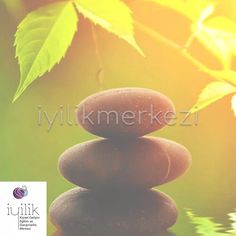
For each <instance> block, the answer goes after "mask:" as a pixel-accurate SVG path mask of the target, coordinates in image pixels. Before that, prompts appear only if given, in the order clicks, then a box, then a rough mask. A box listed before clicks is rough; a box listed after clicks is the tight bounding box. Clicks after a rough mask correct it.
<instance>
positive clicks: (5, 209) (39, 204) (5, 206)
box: [0, 182, 47, 236]
mask: <svg viewBox="0 0 236 236" xmlns="http://www.w3.org/2000/svg"><path fill="white" fill-rule="evenodd" d="M22 186H27V190H28V195H27V196H26V197H23V198H22V199H16V198H15V197H14V196H13V191H14V189H15V188H17V187H22ZM26 206H27V207H26ZM18 207H23V208H22V209H20V211H19V216H18V215H15V214H17V213H18ZM28 207H29V208H28ZM25 210H26V212H25ZM34 210H35V211H34ZM9 213H10V214H9ZM11 213H13V214H14V215H12V214H11ZM25 213H26V214H25ZM38 214H39V215H38ZM21 216H23V218H21ZM22 219H24V220H23V221H21V220H22ZM25 224H28V225H29V226H27V227H25ZM0 235H1V236H46V235H47V183H46V182H0Z"/></svg>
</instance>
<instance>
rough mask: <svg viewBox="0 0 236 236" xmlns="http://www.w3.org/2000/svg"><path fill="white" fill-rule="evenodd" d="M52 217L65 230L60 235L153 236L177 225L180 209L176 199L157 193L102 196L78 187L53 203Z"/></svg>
mask: <svg viewBox="0 0 236 236" xmlns="http://www.w3.org/2000/svg"><path fill="white" fill-rule="evenodd" d="M50 215H51V220H52V222H53V223H54V224H55V225H56V226H57V227H58V228H59V229H61V230H62V232H61V233H58V235H68V236H77V235H78V236H79V235H81V236H116V235H117V236H125V235H127V236H130V235H131V236H132V235H135V236H137V235H145V236H146V235H151V236H152V235H157V233H159V232H160V231H162V230H163V229H167V228H168V227H169V226H171V225H173V224H174V223H175V221H176V217H177V210H176V206H175V203H174V202H173V201H172V199H170V198H169V197H168V196H167V195H165V194H163V193H161V192H157V191H154V190H145V191H134V192H127V193H124V192H122V193H119V192H117V193H116V192H114V191H110V192H106V193H103V192H100V193H99V192H97V191H95V192H94V191H91V190H84V189H80V188H76V189H73V190H70V191H68V192H67V193H64V194H62V195H61V196H60V197H59V198H58V199H57V200H56V201H55V202H54V203H53V204H52V206H51V209H50ZM162 235H163V233H162ZM162 235H161V236H162ZM164 235H168V234H164Z"/></svg>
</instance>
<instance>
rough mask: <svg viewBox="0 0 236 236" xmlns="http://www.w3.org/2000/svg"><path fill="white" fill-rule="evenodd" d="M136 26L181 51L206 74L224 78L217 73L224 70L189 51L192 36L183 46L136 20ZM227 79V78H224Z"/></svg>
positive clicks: (217, 78)
mask: <svg viewBox="0 0 236 236" xmlns="http://www.w3.org/2000/svg"><path fill="white" fill-rule="evenodd" d="M135 26H136V27H137V28H138V29H139V30H140V31H142V32H144V33H146V34H148V35H149V36H151V37H153V38H154V39H156V40H158V41H160V42H162V43H164V44H166V45H168V46H170V47H171V48H173V49H175V50H177V51H179V52H180V53H181V54H182V55H183V56H184V57H185V58H186V59H187V60H188V61H190V62H191V63H192V64H193V65H194V66H196V67H198V68H199V69H200V70H201V71H203V72H205V73H206V74H208V75H210V76H211V77H213V78H215V79H216V80H224V79H221V78H219V76H217V73H218V74H220V73H223V72H224V70H212V69H209V68H208V67H207V66H206V65H204V64H203V63H202V62H201V61H199V60H198V59H196V58H195V57H193V56H192V55H191V54H190V53H189V52H188V47H189V46H190V45H189V44H190V43H191V41H192V37H190V39H189V40H188V41H187V46H188V47H186V45H185V46H181V45H179V44H177V43H175V42H173V41H172V40H170V39H168V38H166V37H165V36H163V35H162V34H160V33H158V32H157V31H155V30H153V29H151V28H149V27H148V26H146V25H144V24H142V23H140V22H138V21H135ZM224 81H225V80H224ZM225 82H227V83H229V84H231V85H233V86H235V84H234V83H232V82H230V81H228V80H226V81H225Z"/></svg>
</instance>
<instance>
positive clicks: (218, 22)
mask: <svg viewBox="0 0 236 236" xmlns="http://www.w3.org/2000/svg"><path fill="white" fill-rule="evenodd" d="M192 31H193V32H195V36H196V37H197V39H198V40H199V41H200V42H201V43H202V44H203V45H204V46H205V47H206V48H207V49H208V50H210V51H211V52H212V53H213V54H214V55H215V56H217V58H218V59H219V60H220V61H221V63H222V65H223V67H224V68H225V69H229V68H230V67H231V63H232V57H233V56H235V55H236V23H235V22H233V21H232V20H230V19H228V18H226V17H213V18H210V19H209V20H207V21H206V22H205V23H203V22H202V23H200V24H199V23H198V24H194V25H193V27H192Z"/></svg>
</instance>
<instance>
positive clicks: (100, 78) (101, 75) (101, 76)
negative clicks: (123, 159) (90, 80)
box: [91, 25, 104, 89]
mask: <svg viewBox="0 0 236 236" xmlns="http://www.w3.org/2000/svg"><path fill="white" fill-rule="evenodd" d="M91 30H92V37H93V41H94V45H95V54H96V58H97V62H98V67H99V69H98V71H97V75H96V78H97V81H98V84H99V86H100V88H101V89H102V88H103V84H104V69H103V63H102V57H101V54H100V51H99V47H98V40H97V34H96V31H95V28H94V25H91Z"/></svg>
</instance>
